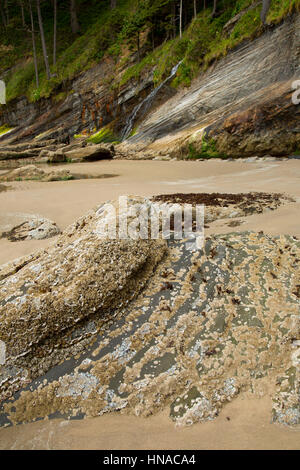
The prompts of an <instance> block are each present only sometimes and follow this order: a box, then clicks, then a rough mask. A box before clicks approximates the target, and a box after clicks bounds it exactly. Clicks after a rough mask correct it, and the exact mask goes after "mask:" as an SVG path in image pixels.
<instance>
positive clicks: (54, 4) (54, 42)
mask: <svg viewBox="0 0 300 470" xmlns="http://www.w3.org/2000/svg"><path fill="white" fill-rule="evenodd" d="M53 9H54V18H53V65H56V32H57V0H53Z"/></svg>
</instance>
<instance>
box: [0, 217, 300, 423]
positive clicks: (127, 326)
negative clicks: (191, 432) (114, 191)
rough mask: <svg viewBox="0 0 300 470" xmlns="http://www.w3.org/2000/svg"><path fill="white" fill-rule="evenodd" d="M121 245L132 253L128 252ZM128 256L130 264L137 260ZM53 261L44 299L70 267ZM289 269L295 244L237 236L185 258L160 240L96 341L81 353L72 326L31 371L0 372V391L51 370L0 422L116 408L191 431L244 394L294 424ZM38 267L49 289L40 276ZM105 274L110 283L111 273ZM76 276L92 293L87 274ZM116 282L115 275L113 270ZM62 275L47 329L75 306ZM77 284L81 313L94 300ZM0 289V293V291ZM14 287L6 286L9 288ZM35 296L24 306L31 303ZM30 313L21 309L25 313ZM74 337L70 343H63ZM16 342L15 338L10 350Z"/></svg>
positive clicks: (81, 340)
mask: <svg viewBox="0 0 300 470" xmlns="http://www.w3.org/2000/svg"><path fill="white" fill-rule="evenodd" d="M80 224H81V225H82V222H80ZM81 230H84V228H82V229H81ZM71 243H72V240H71ZM124 246H126V245H124ZM139 246H141V250H142V251H143V246H144V245H143V244H142V245H139ZM85 247H86V249H88V253H87V255H86V256H84V259H87V256H88V255H90V254H91V251H90V247H89V248H88V247H87V245H86V244H85ZM133 247H135V248H136V245H133V246H131V247H130V250H131V249H132V248H133ZM112 248H114V249H115V250H116V251H115V253H118V254H120V251H119V249H120V248H121V246H120V245H118V244H117V245H111V244H110V249H112ZM128 248H129V247H128ZM135 248H134V252H135V253H136V255H137V256H138V255H140V253H141V252H140V251H135ZM155 249H157V247H156V248H155ZM103 251H104V247H102V248H101V249H100V252H97V253H98V254H99V256H101V257H102V264H101V265H100V264H99V263H98V258H97V257H96V259H95V258H94V254H93V256H92V258H93V264H92V266H93V268H94V269H96V270H97V269H98V270H99V269H101V266H103V265H104V262H105V260H106V255H105V254H104V253H103ZM52 252H53V251H52ZM50 253H51V252H49V254H50ZM103 254H104V256H103ZM127 254H128V251H127V249H125V251H124V252H122V255H121V258H120V260H121V263H122V262H123V260H124V261H127ZM63 255H64V257H65V260H66V261H65V263H66V267H64V266H63V265H62V264H59V265H58V267H57V269H58V270H59V272H58V273H57V275H58V278H57V281H56V282H57V285H54V284H52V292H51V293H50V292H48V296H50V298H52V296H54V294H55V292H56V291H57V290H58V289H59V288H60V287H59V285H60V279H61V275H60V273H62V274H65V273H66V269H67V267H68V266H70V263H69V261H70V259H69V257H68V256H66V253H65V251H64V252H63ZM44 256H45V255H44ZM82 256H83V254H82ZM114 256H115V255H114V252H111V257H112V258H113V257H114ZM89 258H90V260H91V259H92V258H91V257H90V256H89ZM112 258H111V259H112ZM40 259H42V258H40ZM299 259H300V244H299V240H297V239H295V238H293V237H290V236H284V235H282V236H280V237H271V236H267V235H264V234H263V233H252V232H244V233H231V234H227V235H218V236H213V237H207V238H206V241H205V245H204V247H203V250H200V251H196V252H191V251H189V250H188V249H187V245H186V242H185V241H184V240H179V241H174V240H170V242H169V251H168V255H167V256H166V258H165V259H164V260H163V262H162V263H161V264H160V268H159V269H158V270H157V272H156V274H155V276H154V277H153V278H152V280H151V283H150V284H149V285H148V286H147V287H146V289H145V290H144V291H143V292H142V294H141V295H140V296H138V297H137V298H136V300H134V301H133V302H132V303H130V304H128V305H127V306H126V307H124V308H122V309H121V311H120V312H119V313H118V314H116V312H115V316H114V318H113V321H111V322H108V323H107V324H106V325H102V329H101V332H100V333H99V334H98V335H97V333H96V335H97V339H96V341H94V342H91V341H90V344H88V343H87V342H86V337H85V336H84V335H83V327H82V326H81V327H79V325H78V327H77V330H74V331H73V334H72V337H70V338H69V340H68V342H67V344H64V347H62V346H58V343H57V345H56V347H54V348H53V350H50V351H49V352H48V354H47V357H45V356H43V350H42V349H38V350H37V351H36V352H35V356H36V357H35V358H33V359H32V360H31V362H27V360H26V356H25V357H24V358H22V362H20V363H16V364H15V366H14V369H13V367H12V366H10V368H8V367H7V366H2V376H1V377H2V380H0V383H1V381H3V380H5V379H6V381H7V382H9V381H13V380H15V381H16V378H17V377H18V374H19V376H21V377H24V379H23V380H25V382H26V380H27V381H28V382H29V381H30V380H28V375H27V376H26V372H27V374H30V372H28V371H33V370H35V369H36V368H37V367H38V368H39V369H40V370H42V369H43V367H45V369H44V370H47V368H49V361H50V363H51V360H52V361H54V358H56V360H59V358H60V361H61V364H60V365H57V366H55V367H53V368H52V369H51V372H50V371H49V373H48V374H47V373H46V375H42V374H40V375H42V376H41V377H40V378H39V379H38V380H36V381H33V382H31V384H30V388H28V387H27V389H26V390H24V391H23V392H22V393H21V395H16V396H15V398H14V399H13V400H10V401H7V402H5V403H4V405H3V409H2V410H3V412H2V416H1V415H0V422H2V424H3V423H5V422H6V423H10V422H13V423H19V422H24V421H27V422H28V421H33V420H36V419H38V418H44V417H46V416H50V417H51V416H56V417H64V418H67V417H82V416H98V415H101V414H103V413H107V412H110V411H118V410H119V411H121V412H122V411H124V412H125V413H131V414H134V415H136V416H139V415H141V416H150V415H152V414H154V413H156V412H158V411H160V410H162V409H165V408H166V407H168V408H169V410H170V417H171V419H172V420H174V422H175V423H176V424H178V425H191V424H193V423H195V422H198V421H206V420H212V419H214V418H215V417H216V416H217V415H218V414H219V412H220V410H221V409H222V407H224V405H225V404H226V403H227V402H228V401H231V400H233V399H234V398H235V397H236V396H238V395H239V394H240V393H241V392H244V391H246V392H248V393H252V394H254V395H255V396H258V397H261V396H266V395H268V396H270V397H272V400H273V420H274V421H276V422H280V423H285V424H289V425H295V424H298V423H299V422H300V409H299V370H300V369H299V360H300V349H299V339H300V336H299V334H300V329H299V327H300V324H299V295H300V293H299V284H300V279H299ZM135 262H137V260H136V261H133V263H135ZM74 263H75V268H76V266H77V265H81V263H82V261H81V259H80V260H79V261H76V262H75V261H73V263H72V267H73V268H74ZM38 265H39V259H35V260H32V261H31V263H30V264H28V267H31V272H34V271H35V273H36V275H35V276H36V277H35V279H36V280H38V281H40V277H41V276H43V274H42V273H40V272H38V268H37V266H38ZM47 267H48V271H47V272H48V273H50V279H51V272H52V271H51V267H50V266H47ZM45 268H46V265H45ZM49 268H50V269H49ZM118 268H119V266H118ZM14 269H16V266H14ZM26 269H27V268H26V267H24V268H22V269H21V270H20V271H19V272H18V273H17V274H16V275H13V276H11V278H12V280H16V279H20V275H19V273H25V272H26V271H25V270H26ZM110 272H111V273H113V275H116V274H117V269H115V267H114V265H113V264H110ZM88 273H89V275H90V280H93V281H94V282H95V284H96V283H97V281H96V278H95V274H91V272H90V268H89V270H88ZM28 274H29V273H28ZM120 274H121V276H122V274H123V269H119V272H118V275H120ZM70 275H71V274H68V276H69V277H70ZM74 275H75V273H74ZM22 276H23V274H22ZM69 277H68V278H67V281H66V290H65V291H64V292H65V302H64V304H60V298H59V297H57V296H56V297H55V301H53V304H52V308H51V310H52V311H54V309H56V305H57V306H58V305H59V306H60V309H59V316H57V317H56V318H55V324H54V326H55V325H60V326H61V325H62V323H63V322H65V321H66V319H67V317H68V312H71V308H73V312H74V313H75V317H76V316H77V307H76V305H77V304H79V305H80V306H81V305H83V303H82V300H81V298H80V297H79V298H78V297H77V292H79V290H78V287H74V286H72V287H73V291H74V292H73V293H72V294H71V295H72V299H73V300H75V299H77V300H76V305H74V304H73V302H72V303H71V298H70V290H69V280H68V279H69ZM78 278H79V279H80V283H82V282H83V286H82V290H81V292H82V298H83V297H85V299H86V304H87V307H86V308H88V307H89V306H90V305H91V302H92V300H91V298H90V295H89V293H92V292H93V295H94V296H96V297H97V295H98V294H97V293H96V291H95V290H93V289H94V287H93V286H88V285H87V283H86V282H85V281H84V280H83V279H82V276H81V275H79V276H78ZM4 282H7V281H4ZM47 282H48V281H47ZM2 285H4V286H7V284H6V283H4V284H3V282H2ZM15 285H16V287H17V288H18V283H16V282H15ZM39 285H40V290H42V289H44V286H45V283H44V282H43V283H40V284H39ZM105 285H106V286H107V284H106V283H105ZM105 285H102V282H101V285H100V289H99V291H100V292H101V293H103V292H105ZM113 286H116V281H115V280H112V284H110V289H109V290H110V292H111V293H112V294H113V289H112V287H113ZM1 287H2V286H1ZM45 287H46V286H45ZM30 288H31V289H33V288H32V287H30ZM98 288H99V287H98ZM1 292H3V288H2V290H1ZM35 292H36V293H37V292H38V291H37V287H36V288H35ZM116 292H117V291H116V290H115V291H114V294H116ZM120 292H122V290H121V291H120ZM14 295H16V294H14ZM17 295H18V292H17ZM41 295H42V294H41ZM41 295H38V296H37V297H35V298H36V299H37V300H38V299H41ZM43 295H46V289H45V291H44V294H43ZM97 298H98V297H97ZM105 298H106V297H105V296H104V297H103V298H102V299H101V300H100V299H99V304H101V303H102V301H103V300H104V299H105ZM122 298H123V297H121V299H122ZM23 299H24V295H23ZM121 299H119V300H121ZM8 300H9V305H8V308H9V311H11V310H10V309H11V304H12V303H13V302H15V303H16V302H18V298H17V299H14V298H13V297H12V298H10V299H8ZM37 300H36V301H37ZM24 302H25V300H24ZM43 305H44V304H43V303H42V304H41V305H40V311H42V312H43ZM20 308H22V312H23V315H22V317H19V320H18V321H19V322H21V320H22V321H23V323H24V322H26V318H27V317H28V315H29V313H28V314H27V315H25V310H24V309H23V307H19V310H20ZM35 308H36V306H35V303H33V302H32V307H31V309H32V310H31V311H32V314H33V312H34V309H35ZM81 308H82V307H81ZM86 308H85V307H84V309H85V311H87V310H86ZM41 309H42V310H41ZM62 313H63V314H62ZM32 314H31V315H32ZM50 314H51V312H49V315H50ZM32 316H33V315H32ZM72 316H73V320H74V318H75V317H74V314H73V315H72ZM52 319H53V316H52V315H50V318H47V319H44V318H40V319H38V318H37V317H36V319H35V320H34V321H33V325H32V326H31V329H29V338H32V332H33V330H34V328H35V325H37V324H38V323H37V322H39V328H40V332H42V331H44V329H45V323H46V325H49V324H50V322H51V321H52ZM53 320H54V319H53ZM2 324H3V323H2ZM16 326H17V325H16ZM91 330H93V331H95V330H96V326H95V321H94V323H93V324H92V322H90V323H88V325H87V326H86V332H87V331H91ZM17 331H18V329H17ZM76 337H77V338H78V342H77V344H76V345H75V344H74V343H72V339H73V341H74V339H75V338H76ZM94 338H95V337H94ZM19 340H20V337H18V338H17V340H16V344H15V346H14V349H15V350H16V348H18V345H19V344H20V343H19ZM24 340H25V338H24ZM24 340H23V341H24ZM27 341H30V340H29V339H27ZM22 350H24V349H23V347H22ZM67 350H68V351H69V356H72V359H71V360H65V359H62V358H63V357H64V356H62V352H61V351H64V353H63V354H66V351H67ZM44 354H45V352H44ZM54 363H55V362H54ZM56 363H57V362H56ZM16 365H18V368H17V367H16Z"/></svg>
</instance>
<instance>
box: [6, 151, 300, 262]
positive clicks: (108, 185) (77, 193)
mask: <svg viewBox="0 0 300 470" xmlns="http://www.w3.org/2000/svg"><path fill="white" fill-rule="evenodd" d="M60 168H67V169H69V170H71V171H72V172H74V173H85V174H89V175H101V174H113V175H118V176H115V177H112V178H103V179H83V180H75V181H53V182H39V181H15V182H10V183H7V186H9V187H10V189H9V190H8V191H6V192H1V193H0V208H1V209H0V210H1V212H0V231H3V230H4V227H5V225H6V224H7V222H8V219H9V221H10V223H12V222H11V221H12V220H13V216H14V214H19V213H26V214H37V215H41V216H43V217H46V218H49V219H51V220H53V221H54V222H56V223H57V225H58V226H59V228H60V229H62V230H63V229H64V228H66V227H67V226H68V225H70V224H71V223H73V222H74V221H75V220H76V219H77V218H78V217H80V216H81V215H83V214H85V213H86V212H87V211H88V210H90V209H91V208H93V207H95V206H97V205H99V204H100V203H102V202H104V201H108V200H110V199H116V198H118V197H119V196H120V195H126V194H127V195H128V194H131V195H138V196H152V195H154V194H164V193H165V194H167V193H176V192H183V193H187V192H226V193H239V192H243V193H245V192H250V191H263V192H276V193H284V194H287V195H289V196H292V197H293V198H294V199H295V201H296V202H295V203H290V204H287V205H284V206H282V207H280V208H279V209H278V210H276V212H275V213H274V212H272V211H270V212H268V213H264V214H258V215H253V216H250V217H247V218H246V220H245V223H243V224H242V225H241V226H240V227H238V228H237V230H264V231H265V232H267V233H271V234H275V235H277V234H280V233H285V234H291V235H296V236H297V235H300V225H299V213H300V161H299V160H289V161H278V162H273V161H272V162H264V161H258V162H252V163H246V162H244V161H241V160H240V161H239V160H237V161H225V162H222V161H214V160H210V161H206V162H197V161H195V162H193V161H191V162H188V161H173V162H164V161H121V160H114V161H101V162H95V163H73V164H71V165H70V164H69V165H60ZM230 231H232V229H231V228H230V227H228V226H227V225H226V223H225V221H223V220H222V221H216V222H214V223H212V224H211V225H210V227H209V229H207V231H206V233H207V234H210V233H226V232H230ZM49 242H50V243H51V240H50V241H49V240H29V241H24V242H16V243H11V242H9V241H7V240H6V239H0V264H3V263H6V262H7V261H10V260H12V259H14V258H18V257H20V256H22V255H25V254H29V253H31V252H32V251H34V250H36V249H38V248H41V247H46V246H47V245H48V244H49Z"/></svg>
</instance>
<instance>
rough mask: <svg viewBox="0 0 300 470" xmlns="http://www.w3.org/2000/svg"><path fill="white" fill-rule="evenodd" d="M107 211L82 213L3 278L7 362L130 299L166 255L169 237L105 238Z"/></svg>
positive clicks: (0, 334)
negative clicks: (103, 226)
mask: <svg viewBox="0 0 300 470" xmlns="http://www.w3.org/2000/svg"><path fill="white" fill-rule="evenodd" d="M102 213H103V209H102V208H101V207H99V208H98V209H97V210H95V211H92V212H90V213H89V214H88V215H87V216H85V217H82V218H81V219H79V220H78V221H77V222H76V223H75V224H73V225H72V226H71V227H69V228H68V229H67V230H65V232H64V233H63V234H62V235H61V236H60V237H59V238H58V240H57V242H56V243H55V244H54V245H52V246H50V247H49V248H48V249H47V250H44V251H43V252H40V254H39V255H38V256H37V257H36V258H35V259H34V261H33V262H26V264H24V265H23V267H22V268H21V269H20V270H18V272H16V273H15V274H14V275H12V276H7V277H5V278H4V279H2V281H1V283H0V284H1V285H0V290H1V301H0V319H1V327H0V339H1V340H2V341H3V342H4V343H5V345H6V351H7V360H8V361H10V360H12V359H13V358H17V357H20V356H24V355H26V354H28V353H29V352H30V350H31V349H32V348H33V346H34V345H37V344H39V343H41V342H43V341H44V340H45V339H47V338H49V337H51V336H53V335H55V334H56V333H60V334H61V333H62V332H63V331H64V330H66V329H67V328H70V327H72V326H74V325H75V324H76V323H78V322H80V321H81V320H83V319H85V318H87V317H89V315H92V314H95V313H97V314H99V315H104V314H105V312H107V311H108V310H110V309H112V308H113V307H116V306H120V305H122V304H123V305H124V304H126V302H128V300H129V298H131V297H132V296H134V295H136V294H137V293H138V292H139V290H140V289H141V287H142V286H143V285H144V283H145V282H146V280H147V277H148V276H149V273H150V272H151V270H152V269H153V267H154V266H155V265H156V263H157V262H158V261H159V260H160V259H161V257H162V255H163V254H164V252H165V248H166V247H165V242H164V241H161V240H158V241H155V240H152V241H148V240H138V241H134V240H118V239H117V240H110V239H107V238H102V237H101V236H100V235H99V233H98V232H97V225H98V223H99V220H101V217H102V215H103V214H102ZM21 265H22V262H21ZM4 269H5V270H6V272H11V270H10V269H9V268H7V267H6V268H4Z"/></svg>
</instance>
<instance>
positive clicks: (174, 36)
mask: <svg viewBox="0 0 300 470" xmlns="http://www.w3.org/2000/svg"><path fill="white" fill-rule="evenodd" d="M171 21H172V29H173V39H175V38H176V2H175V1H173V3H172V20H171Z"/></svg>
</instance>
